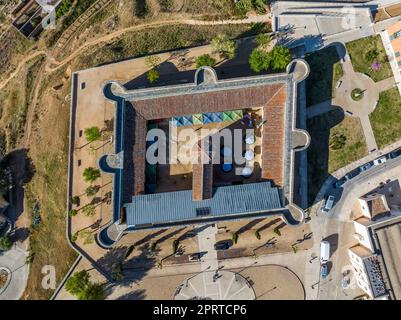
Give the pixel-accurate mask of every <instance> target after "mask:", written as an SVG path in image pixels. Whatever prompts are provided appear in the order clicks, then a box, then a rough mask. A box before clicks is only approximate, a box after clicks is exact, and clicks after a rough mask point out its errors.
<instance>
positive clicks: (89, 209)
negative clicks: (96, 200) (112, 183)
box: [82, 204, 96, 217]
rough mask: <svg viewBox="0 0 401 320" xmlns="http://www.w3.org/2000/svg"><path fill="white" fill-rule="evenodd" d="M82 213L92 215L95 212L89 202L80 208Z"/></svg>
mask: <svg viewBox="0 0 401 320" xmlns="http://www.w3.org/2000/svg"><path fill="white" fill-rule="evenodd" d="M82 213H83V214H84V215H85V216H87V217H93V216H94V215H95V213H96V210H95V207H94V206H93V205H91V204H88V205H86V206H85V207H83V208H82Z"/></svg>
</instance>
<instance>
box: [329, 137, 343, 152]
mask: <svg viewBox="0 0 401 320" xmlns="http://www.w3.org/2000/svg"><path fill="white" fill-rule="evenodd" d="M330 140H331V141H330V148H331V149H333V150H340V149H342V148H343V147H344V145H345V143H346V141H347V137H346V136H345V135H343V134H335V135H333V136H332V137H331V139H330Z"/></svg>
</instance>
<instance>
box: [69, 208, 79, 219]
mask: <svg viewBox="0 0 401 320" xmlns="http://www.w3.org/2000/svg"><path fill="white" fill-rule="evenodd" d="M77 214H78V211H77V210H75V209H71V210H70V212H69V213H68V215H69V216H70V217H75V216H76V215H77Z"/></svg>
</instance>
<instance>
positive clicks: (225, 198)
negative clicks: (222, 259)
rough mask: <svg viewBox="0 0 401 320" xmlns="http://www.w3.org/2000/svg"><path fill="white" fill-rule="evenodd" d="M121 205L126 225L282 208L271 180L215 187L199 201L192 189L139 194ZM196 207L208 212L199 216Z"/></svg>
mask: <svg viewBox="0 0 401 320" xmlns="http://www.w3.org/2000/svg"><path fill="white" fill-rule="evenodd" d="M124 207H125V208H126V213H127V224H128V226H134V225H141V224H157V223H168V222H178V221H192V220H193V221H196V220H199V219H202V218H212V217H223V216H232V215H235V214H244V213H255V212H265V211H266V212H268V211H272V210H278V209H282V208H283V206H282V204H281V201H280V194H279V189H278V188H275V187H272V186H271V184H270V182H260V183H249V184H243V185H233V186H226V187H218V188H216V189H215V190H214V194H213V197H212V198H211V199H207V200H202V201H193V200H192V191H191V190H187V191H177V192H166V193H157V194H146V195H139V196H134V197H133V198H132V202H131V203H127V204H125V205H124ZM199 209H207V211H209V212H210V214H208V215H202V216H199V211H201V210H199Z"/></svg>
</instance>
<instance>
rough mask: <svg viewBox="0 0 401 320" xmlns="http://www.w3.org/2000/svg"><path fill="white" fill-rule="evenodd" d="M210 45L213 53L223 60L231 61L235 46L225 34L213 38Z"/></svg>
mask: <svg viewBox="0 0 401 320" xmlns="http://www.w3.org/2000/svg"><path fill="white" fill-rule="evenodd" d="M210 45H211V47H212V48H213V51H215V52H217V53H219V54H220V55H221V56H222V57H224V58H225V59H233V58H234V57H235V51H236V49H237V45H236V43H235V41H234V40H230V38H229V37H228V36H227V35H225V34H219V35H217V36H216V37H214V38H213V39H212V41H211V42H210Z"/></svg>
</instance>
